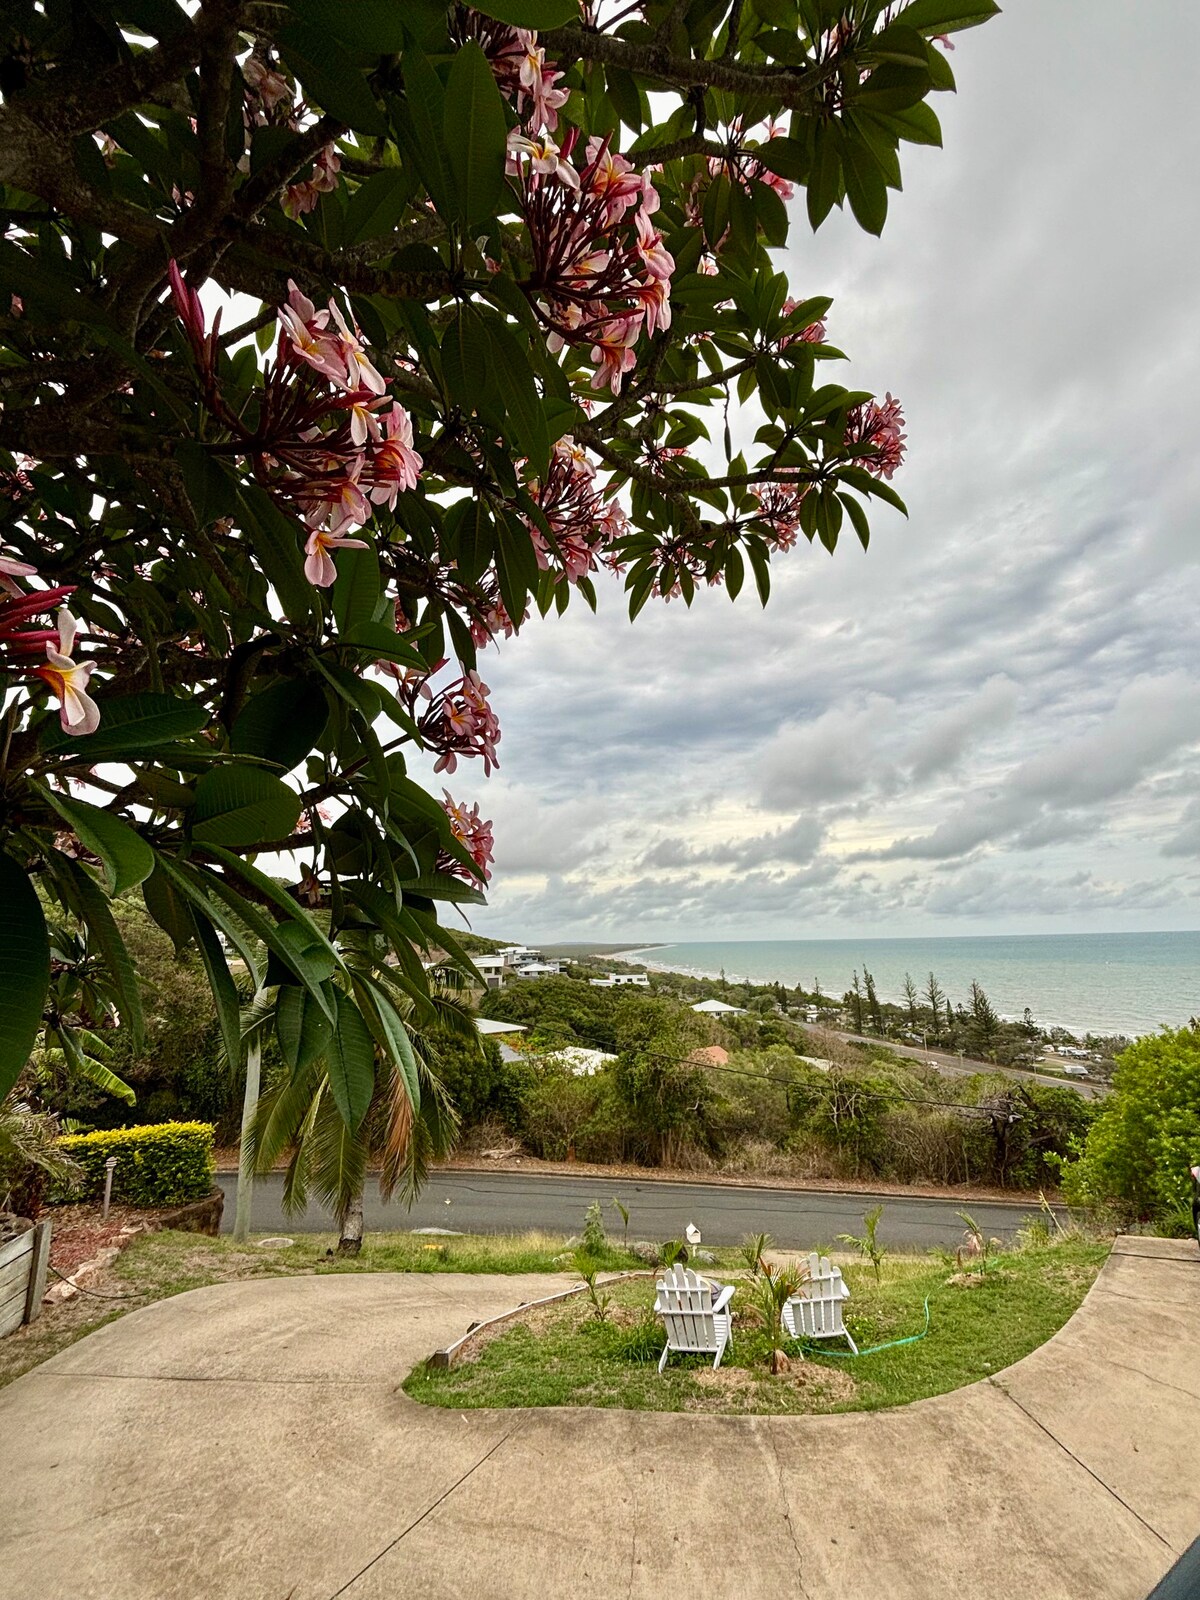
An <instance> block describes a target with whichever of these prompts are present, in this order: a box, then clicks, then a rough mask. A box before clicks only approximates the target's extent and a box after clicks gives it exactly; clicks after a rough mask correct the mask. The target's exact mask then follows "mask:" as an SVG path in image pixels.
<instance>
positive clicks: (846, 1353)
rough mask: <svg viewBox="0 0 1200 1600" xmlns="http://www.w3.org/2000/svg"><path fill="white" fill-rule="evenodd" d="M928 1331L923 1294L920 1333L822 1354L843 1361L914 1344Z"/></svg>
mask: <svg viewBox="0 0 1200 1600" xmlns="http://www.w3.org/2000/svg"><path fill="white" fill-rule="evenodd" d="M928 1332H929V1296H928V1295H926V1296H925V1326H924V1327H923V1328H922V1329H921V1331H920V1333H910V1334H909V1336H908V1338H907V1339H889V1340H888V1342H887V1344H873V1345H872V1346H871V1348H870V1349H869V1350H822V1351H821V1352H820V1354H821V1355H823V1356H839V1357H840V1358H841V1359H842V1360H843V1361H853V1360H854V1359H855V1358H856V1357H857V1356H877V1355H878V1354H879V1352H880V1351H881V1350H896V1349H898V1348H899V1347H900V1345H902V1344H916V1342H917V1340H918V1339H923V1338H924V1337H925V1335H926V1334H927V1333H928Z"/></svg>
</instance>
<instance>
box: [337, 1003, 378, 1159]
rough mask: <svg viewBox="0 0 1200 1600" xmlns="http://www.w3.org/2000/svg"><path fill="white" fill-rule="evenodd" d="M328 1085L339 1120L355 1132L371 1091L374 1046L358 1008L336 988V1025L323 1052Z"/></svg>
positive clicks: (369, 1099) (373, 1080)
mask: <svg viewBox="0 0 1200 1600" xmlns="http://www.w3.org/2000/svg"><path fill="white" fill-rule="evenodd" d="M325 1070H326V1072H327V1073H328V1075H329V1087H330V1088H331V1089H332V1090H333V1098H334V1102H335V1103H336V1105H337V1108H338V1111H339V1112H340V1113H341V1117H342V1121H343V1122H344V1123H345V1124H346V1126H347V1127H348V1128H349V1130H350V1132H351V1133H355V1132H357V1130H358V1128H359V1126H360V1125H361V1123H362V1120H363V1118H364V1117H365V1116H366V1114H367V1112H368V1111H369V1110H370V1106H371V1097H372V1095H373V1094H374V1093H375V1046H374V1044H373V1043H372V1040H371V1035H370V1033H369V1032H368V1030H367V1025H366V1023H365V1022H364V1021H363V1019H362V1015H361V1013H360V1012H359V1009H358V1007H357V1006H356V1005H355V1004H354V1001H353V1000H351V998H350V996H349V995H347V994H343V992H342V991H341V990H340V989H339V990H338V991H337V1025H336V1027H335V1028H334V1031H333V1036H332V1038H331V1039H330V1041H329V1047H328V1049H327V1050H326V1052H325Z"/></svg>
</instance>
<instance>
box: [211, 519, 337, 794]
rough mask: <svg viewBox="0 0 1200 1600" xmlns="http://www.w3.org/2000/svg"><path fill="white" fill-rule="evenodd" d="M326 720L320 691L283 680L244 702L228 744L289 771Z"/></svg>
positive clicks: (242, 753) (311, 745) (326, 704)
mask: <svg viewBox="0 0 1200 1600" xmlns="http://www.w3.org/2000/svg"><path fill="white" fill-rule="evenodd" d="M350 553H351V552H349V551H347V552H346V554H347V555H348V554H350ZM328 721H329V702H328V701H327V700H326V698H325V695H324V693H323V692H322V690H321V689H320V688H318V687H317V686H316V685H315V684H313V683H312V682H310V681H309V680H308V679H307V678H284V679H282V680H281V681H280V682H279V683H273V684H271V686H270V687H269V688H267V689H263V690H262V691H261V692H260V693H259V694H256V695H254V696H253V698H252V699H250V700H247V702H246V704H245V705H244V706H243V707H242V709H241V711H240V712H239V714H238V717H237V720H236V721H235V722H234V724H233V727H232V728H231V730H230V734H229V743H230V746H231V748H232V749H233V752H234V754H235V755H240V756H258V757H259V758H260V759H261V760H263V761H272V762H274V763H275V765H276V766H278V767H281V768H282V769H283V770H284V772H290V771H291V770H292V768H293V767H294V766H296V765H297V764H298V763H299V762H301V761H303V760H304V757H305V756H306V755H308V753H309V751H310V750H312V749H313V748H314V746H315V745H316V744H317V742H318V741H319V739H320V737H321V735H322V734H323V733H324V732H325V727H326V724H327V723H328Z"/></svg>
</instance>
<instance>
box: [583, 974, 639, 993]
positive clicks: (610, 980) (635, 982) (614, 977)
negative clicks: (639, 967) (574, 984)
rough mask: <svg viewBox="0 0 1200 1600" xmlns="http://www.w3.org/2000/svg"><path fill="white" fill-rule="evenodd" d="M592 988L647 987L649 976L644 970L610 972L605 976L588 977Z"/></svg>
mask: <svg viewBox="0 0 1200 1600" xmlns="http://www.w3.org/2000/svg"><path fill="white" fill-rule="evenodd" d="M588 982H589V983H590V984H591V986H592V988H593V989H625V988H634V989H648V988H649V987H650V977H649V974H648V973H645V972H610V973H609V975H608V977H607V978H589V979H588Z"/></svg>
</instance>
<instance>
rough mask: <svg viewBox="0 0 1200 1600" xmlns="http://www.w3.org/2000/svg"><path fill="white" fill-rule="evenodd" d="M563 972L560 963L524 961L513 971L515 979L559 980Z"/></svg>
mask: <svg viewBox="0 0 1200 1600" xmlns="http://www.w3.org/2000/svg"><path fill="white" fill-rule="evenodd" d="M561 971H562V964H561V962H558V961H522V962H521V964H520V966H517V967H514V968H513V969H512V972H513V977H514V978H557V977H558V975H559V973H560V972H561Z"/></svg>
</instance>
